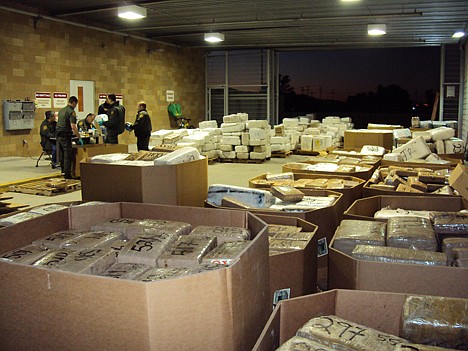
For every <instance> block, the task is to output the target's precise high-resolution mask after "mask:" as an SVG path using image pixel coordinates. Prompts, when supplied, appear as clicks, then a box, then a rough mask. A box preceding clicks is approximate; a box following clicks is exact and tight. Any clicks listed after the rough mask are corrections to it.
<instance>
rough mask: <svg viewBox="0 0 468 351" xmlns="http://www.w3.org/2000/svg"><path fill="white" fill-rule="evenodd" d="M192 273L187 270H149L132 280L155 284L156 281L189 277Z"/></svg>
mask: <svg viewBox="0 0 468 351" xmlns="http://www.w3.org/2000/svg"><path fill="white" fill-rule="evenodd" d="M191 273H192V272H191V271H190V270H189V269H187V268H151V269H150V270H147V271H146V272H144V273H143V274H141V275H140V276H138V277H136V278H135V279H134V280H138V281H141V282H155V281H158V280H166V279H173V278H178V277H183V276H186V275H190V274H191Z"/></svg>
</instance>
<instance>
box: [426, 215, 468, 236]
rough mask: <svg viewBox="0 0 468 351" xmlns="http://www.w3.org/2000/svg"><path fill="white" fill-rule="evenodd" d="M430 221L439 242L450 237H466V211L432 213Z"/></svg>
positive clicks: (467, 222) (467, 224)
mask: <svg viewBox="0 0 468 351" xmlns="http://www.w3.org/2000/svg"><path fill="white" fill-rule="evenodd" d="M432 223H433V227H434V232H435V233H436V235H437V237H438V239H439V242H442V241H443V240H444V239H445V238H450V237H468V213H460V212H438V213H434V214H433V215H432Z"/></svg>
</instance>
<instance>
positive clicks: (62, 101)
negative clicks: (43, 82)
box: [54, 93, 68, 108]
mask: <svg viewBox="0 0 468 351" xmlns="http://www.w3.org/2000/svg"><path fill="white" fill-rule="evenodd" d="M67 104H68V94H67V93H54V108H63V107H65V106H67Z"/></svg>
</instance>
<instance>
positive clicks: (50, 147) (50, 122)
mask: <svg viewBox="0 0 468 351" xmlns="http://www.w3.org/2000/svg"><path fill="white" fill-rule="evenodd" d="M56 126H57V119H56V117H55V114H54V112H53V111H46V113H45V119H44V120H43V121H42V123H41V127H40V134H41V146H42V150H44V151H45V152H47V153H48V154H51V156H52V168H56V167H57V145H56V142H55V140H52V139H51V138H55V128H56Z"/></svg>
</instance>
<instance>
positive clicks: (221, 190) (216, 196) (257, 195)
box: [207, 184, 275, 208]
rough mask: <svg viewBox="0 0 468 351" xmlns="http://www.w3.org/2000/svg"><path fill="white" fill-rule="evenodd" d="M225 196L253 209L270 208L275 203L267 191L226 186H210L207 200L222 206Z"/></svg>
mask: <svg viewBox="0 0 468 351" xmlns="http://www.w3.org/2000/svg"><path fill="white" fill-rule="evenodd" d="M225 196H229V197H233V198H235V199H236V200H238V201H240V202H243V203H245V204H247V205H249V206H251V207H261V208H263V207H270V206H271V205H273V204H274V203H275V197H274V196H273V195H272V194H271V193H270V192H269V191H266V190H261V189H252V188H245V187H240V186H234V185H225V184H213V185H210V186H209V188H208V198H207V201H208V202H209V203H211V204H213V205H216V206H221V200H222V199H223V197H225Z"/></svg>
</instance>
